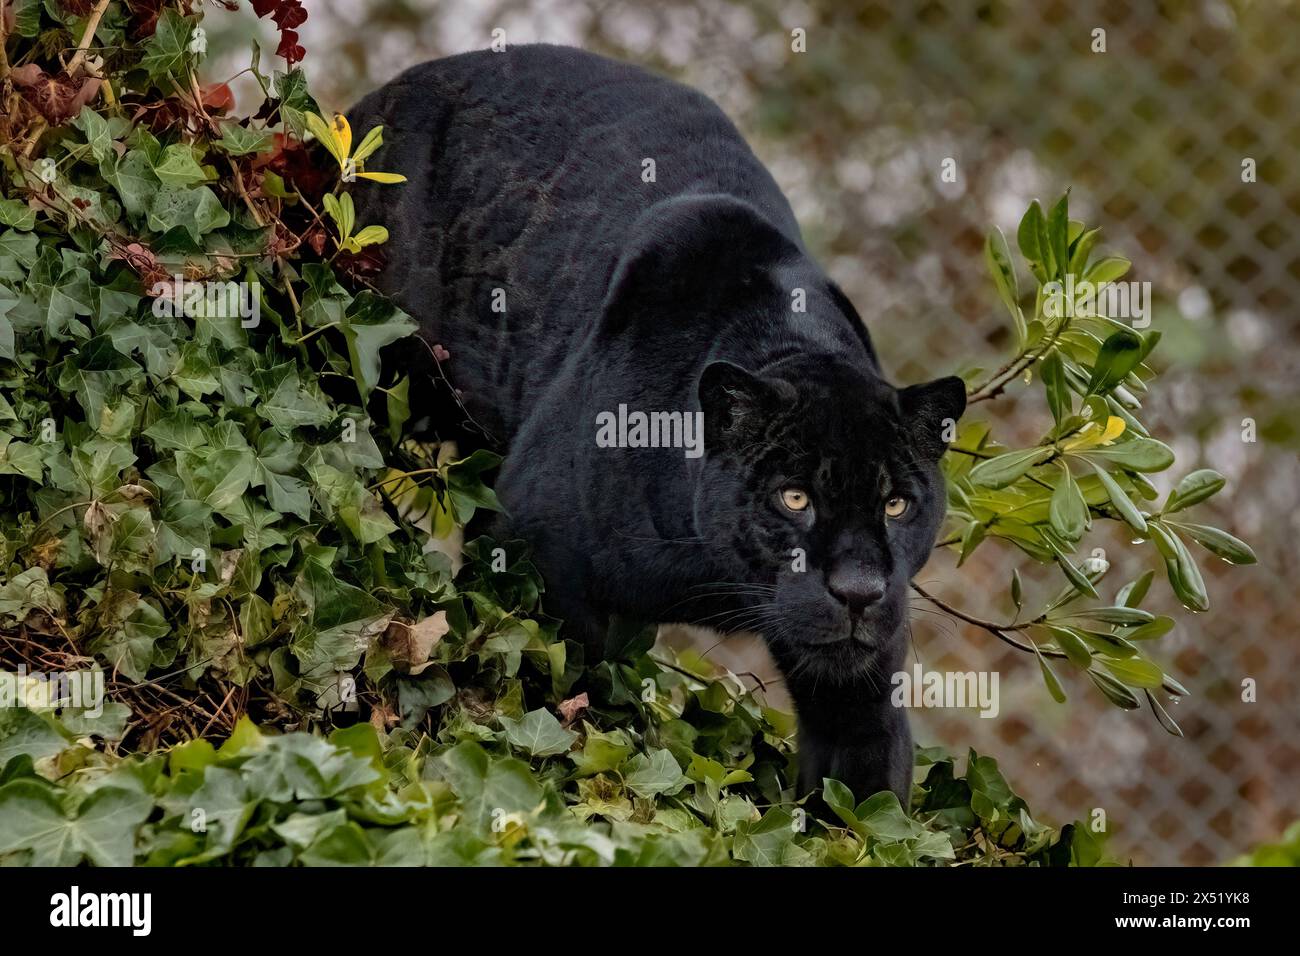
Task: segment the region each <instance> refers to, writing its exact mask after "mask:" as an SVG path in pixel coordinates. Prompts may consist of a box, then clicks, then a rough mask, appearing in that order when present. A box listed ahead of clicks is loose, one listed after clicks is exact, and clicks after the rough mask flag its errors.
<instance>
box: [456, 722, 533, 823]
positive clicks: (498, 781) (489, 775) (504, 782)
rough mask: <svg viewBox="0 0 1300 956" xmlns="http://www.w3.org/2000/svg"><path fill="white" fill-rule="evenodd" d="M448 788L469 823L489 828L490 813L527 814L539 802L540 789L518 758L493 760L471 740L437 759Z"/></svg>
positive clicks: (490, 821) (524, 764) (492, 814)
mask: <svg viewBox="0 0 1300 956" xmlns="http://www.w3.org/2000/svg"><path fill="white" fill-rule="evenodd" d="M440 762H441V764H442V768H443V772H444V773H445V774H446V776H447V780H448V782H449V783H450V784H451V788H452V790H454V791H455V793H456V796H457V797H459V798H460V802H461V806H462V807H464V810H465V815H466V817H467V819H468V820H469V821H470V823H471V825H472V826H475V827H477V828H478V829H479V830H481V831H486V830H487V829H489V828H490V826H491V823H492V819H493V816H494V814H495V815H498V816H499V815H500V814H503V813H506V814H509V813H527V812H529V811H531V810H534V809H536V808H537V807H538V806H539V805H540V804H541V802H542V788H541V787H540V786H539V785H538V783H537V781H536V780H535V779H533V775H532V774H531V773H529V771H528V765H527V764H526V763H524V762H523V761H521V760H516V759H515V758H513V757H507V758H505V759H504V760H493V759H491V758H489V757H488V755H487V752H486V751H484V750H483V748H482V747H480V746H479V745H478V744H476V743H474V742H473V741H466V742H464V743H462V744H458V745H457V746H455V747H453V748H452V749H451V750H449V751H447V752H446V753H445V754H443V755H442V757H441V758H440Z"/></svg>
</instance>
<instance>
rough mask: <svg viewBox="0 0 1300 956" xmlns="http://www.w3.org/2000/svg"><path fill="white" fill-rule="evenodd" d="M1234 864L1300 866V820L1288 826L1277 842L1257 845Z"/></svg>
mask: <svg viewBox="0 0 1300 956" xmlns="http://www.w3.org/2000/svg"><path fill="white" fill-rule="evenodd" d="M1232 865H1233V866H1300V820H1297V821H1296V822H1295V823H1293V824H1291V825H1290V826H1289V827H1287V828H1286V832H1285V833H1283V834H1282V837H1281V839H1279V840H1278V841H1277V842H1276V843H1265V844H1262V845H1260V846H1257V847H1255V849H1253V850H1251V851H1250V852H1249V853H1247V854H1245V855H1244V856H1241V857H1238V858H1237V859H1236V860H1234V861H1233V864H1232Z"/></svg>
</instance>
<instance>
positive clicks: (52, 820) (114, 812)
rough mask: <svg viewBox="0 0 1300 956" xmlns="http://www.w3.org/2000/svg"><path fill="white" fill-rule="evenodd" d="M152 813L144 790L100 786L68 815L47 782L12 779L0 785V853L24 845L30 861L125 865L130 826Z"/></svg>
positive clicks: (130, 848) (131, 842)
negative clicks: (0, 828) (0, 821)
mask: <svg viewBox="0 0 1300 956" xmlns="http://www.w3.org/2000/svg"><path fill="white" fill-rule="evenodd" d="M152 812H153V800H152V799H151V798H150V797H149V795H148V794H144V793H138V792H132V791H129V790H123V789H119V788H117V787H102V788H100V789H98V790H96V791H94V792H93V793H91V794H90V796H88V797H86V799H85V800H84V801H82V803H81V805H80V807H78V808H77V810H76V812H75V814H73V815H68V814H67V813H65V811H64V808H63V806H62V804H61V803H60V801H59V799H58V798H57V797H56V796H55V795H54V793H53V792H52V791H51V789H50V788H49V787H48V786H46V785H44V784H42V783H37V782H36V781H34V780H22V779H20V780H14V781H11V782H10V783H7V784H5V786H4V787H0V818H3V819H4V821H5V827H4V830H3V831H2V832H0V855H2V854H5V853H10V852H13V851H17V850H29V851H31V854H32V856H31V863H32V865H33V866H75V865H76V864H77V863H80V862H81V861H82V860H83V859H89V860H90V862H91V863H93V864H94V865H95V866H130V865H131V863H132V861H133V860H134V854H135V835H136V829H137V828H138V827H139V826H140V824H142V823H143V822H144V821H145V820H146V819H147V818H148V817H149V814H150V813H152Z"/></svg>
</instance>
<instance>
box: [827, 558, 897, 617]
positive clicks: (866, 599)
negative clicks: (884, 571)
mask: <svg viewBox="0 0 1300 956" xmlns="http://www.w3.org/2000/svg"><path fill="white" fill-rule="evenodd" d="M826 586H827V588H829V590H830V592H831V594H833V595H835V597H836V598H837V599H839V600H840V601H843V602H844V603H845V604H846V605H848V608H849V613H850V614H852V615H853V616H854V617H859V616H861V615H862V613H863V612H864V611H866V610H867V609H868V608H870V607H871V606H872V605H873V604H878V603H879V602H880V600H881V599H882V598H883V597H884V596H885V579H884V578H882V577H881V576H880V575H879V574H873V573H871V572H869V571H864V570H862V569H861V568H836V569H835V570H833V571H831V573H830V576H829V577H828V578H827V580H826Z"/></svg>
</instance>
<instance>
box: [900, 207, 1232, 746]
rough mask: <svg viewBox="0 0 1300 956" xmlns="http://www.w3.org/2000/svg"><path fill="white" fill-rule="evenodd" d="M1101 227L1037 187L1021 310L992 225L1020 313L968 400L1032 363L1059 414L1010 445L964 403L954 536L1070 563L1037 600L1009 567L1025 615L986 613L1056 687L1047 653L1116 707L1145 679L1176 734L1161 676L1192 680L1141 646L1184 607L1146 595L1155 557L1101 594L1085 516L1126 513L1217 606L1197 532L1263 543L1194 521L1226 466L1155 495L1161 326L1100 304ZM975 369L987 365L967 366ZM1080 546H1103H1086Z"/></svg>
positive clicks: (1184, 582) (968, 550)
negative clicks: (1154, 361) (1162, 496)
mask: <svg viewBox="0 0 1300 956" xmlns="http://www.w3.org/2000/svg"><path fill="white" fill-rule="evenodd" d="M1099 235H1100V231H1099V230H1098V229H1089V228H1087V226H1086V225H1085V224H1084V223H1082V222H1079V221H1078V220H1074V219H1071V218H1070V217H1069V196H1068V194H1067V195H1065V196H1062V197H1061V199H1060V200H1059V201H1058V202H1056V203H1055V204H1054V205H1053V206H1052V208H1051V210H1050V212H1048V213H1046V214H1044V212H1043V209H1042V207H1041V206H1040V205H1039V204H1038V202H1037V201H1035V202H1034V203H1032V204H1031V205H1030V207H1029V211H1028V212H1027V213H1026V214H1025V216H1024V218H1023V219H1022V220H1021V222H1020V227H1019V229H1018V230H1017V233H1016V242H1017V245H1018V247H1019V249H1020V253H1021V255H1022V256H1023V258H1024V260H1025V262H1026V264H1027V266H1028V269H1029V273H1030V275H1031V277H1032V278H1033V280H1034V283H1035V292H1034V296H1033V306H1032V311H1028V312H1026V310H1025V309H1024V308H1023V307H1022V294H1021V292H1020V286H1019V279H1018V276H1017V272H1016V268H1015V265H1014V262H1013V260H1012V255H1011V251H1010V249H1009V247H1008V244H1007V241H1006V238H1005V237H1004V236H1003V235H1002V233H1001V232H1000V231H999V230H996V229H995V230H994V231H993V232H992V233H990V235H989V237H988V240H987V242H986V243H985V260H986V263H987V265H988V268H989V271H990V273H991V275H992V277H993V282H994V285H995V287H996V288H997V290H998V293H999V295H1000V297H1001V299H1002V302H1003V304H1004V305H1005V307H1006V309H1007V311H1008V312H1009V313H1010V315H1011V319H1012V325H1013V328H1014V330H1015V342H1016V352H1015V355H1014V356H1013V357H1012V359H1011V360H1010V361H1008V362H1007V363H1006V364H1005V365H1004V366H1002V367H1001V368H1000V369H998V370H997V371H996V372H994V373H993V374H992V375H990V376H988V377H987V378H984V379H982V380H981V381H980V382H979V383H978V384H975V385H973V386H972V387H971V389H970V396H969V400H970V402H971V404H976V403H979V402H982V401H986V400H989V399H993V398H996V397H997V396H998V395H1000V394H1002V393H1003V392H1004V391H1005V389H1006V388H1007V387H1008V386H1009V385H1010V384H1011V383H1012V382H1014V381H1016V380H1017V379H1020V378H1023V379H1024V380H1025V381H1026V382H1031V381H1032V380H1033V379H1034V377H1035V375H1036V376H1037V379H1038V380H1039V381H1040V382H1042V385H1043V392H1044V397H1045V400H1046V404H1047V409H1048V411H1049V412H1050V414H1051V422H1052V425H1051V427H1050V428H1048V429H1047V431H1046V433H1045V434H1044V435H1043V437H1042V439H1041V440H1040V441H1039V442H1037V443H1036V444H1034V445H1033V446H1031V447H1028V448H1006V447H1004V446H1002V445H999V444H997V443H996V442H995V441H994V440H993V438H992V436H991V428H990V426H989V424H988V423H987V422H985V421H980V420H978V419H976V418H975V416H974V415H968V416H967V418H966V422H965V423H964V424H963V425H962V427H961V429H960V430H959V432H958V433H957V435H956V440H955V441H954V442H953V443H952V444H951V446H950V453H949V455H948V456H947V457H946V458H945V461H944V470H945V473H946V476H947V479H948V519H949V525H950V532H949V534H948V535H947V536H946V539H945V543H946V544H949V545H951V546H953V547H955V548H957V549H958V551H959V559H958V563H959V564H960V563H961V562H964V561H966V560H967V559H968V558H969V557H970V556H971V554H973V553H974V552H975V551H976V549H978V548H979V547H980V546H981V545H982V544H984V543H985V542H986V541H989V540H991V539H995V538H997V539H1002V540H1003V541H1006V542H1009V543H1010V544H1012V545H1014V546H1015V547H1016V548H1018V549H1019V550H1020V551H1022V552H1023V553H1024V554H1026V555H1028V556H1029V557H1030V558H1032V559H1034V560H1035V561H1039V562H1043V563H1055V564H1056V565H1057V567H1058V568H1059V569H1060V571H1061V573H1062V575H1063V577H1064V578H1065V582H1064V588H1063V590H1061V591H1060V593H1058V594H1057V595H1056V596H1055V597H1054V598H1052V599H1050V600H1048V601H1046V602H1044V603H1043V604H1042V605H1041V607H1040V609H1039V610H1038V611H1037V612H1026V611H1025V610H1024V595H1023V593H1022V586H1021V583H1020V578H1019V575H1018V574H1017V575H1015V576H1014V577H1013V580H1012V582H1011V591H1012V601H1013V603H1014V605H1015V607H1016V609H1017V613H1016V617H1015V618H1014V619H1013V620H1012V621H1010V622H1007V623H1005V624H1001V623H993V622H987V621H985V622H979V623H980V624H981V626H983V627H984V628H985V629H986V630H988V631H990V632H991V633H993V634H995V635H997V636H998V637H1000V638H1002V639H1003V640H1006V641H1007V642H1009V643H1011V644H1013V645H1015V646H1017V647H1019V648H1020V649H1021V650H1025V651H1029V652H1032V653H1034V654H1035V655H1036V657H1037V659H1038V663H1039V665H1040V668H1041V670H1042V674H1043V679H1044V682H1045V683H1046V685H1047V688H1048V691H1049V693H1051V695H1052V696H1053V697H1054V698H1056V699H1057V700H1058V701H1064V700H1065V690H1064V687H1063V685H1062V683H1061V681H1060V680H1059V679H1058V677H1057V676H1056V673H1055V671H1054V670H1053V666H1052V663H1051V662H1052V661H1059V662H1064V663H1065V664H1066V665H1067V666H1069V667H1071V668H1074V669H1077V670H1080V671H1083V672H1085V673H1086V674H1087V675H1088V677H1089V678H1091V680H1092V682H1093V683H1094V684H1095V685H1096V686H1097V687H1098V688H1099V689H1100V690H1101V691H1102V693H1103V694H1104V695H1105V697H1106V698H1107V699H1108V700H1110V701H1111V702H1112V703H1113V704H1115V705H1117V706H1119V707H1123V708H1127V709H1134V708H1137V707H1139V706H1140V701H1139V699H1138V697H1137V695H1136V694H1135V693H1134V691H1135V690H1136V691H1141V692H1142V694H1143V695H1144V696H1145V698H1146V700H1147V701H1148V703H1149V704H1150V705H1151V708H1152V711H1153V712H1154V713H1155V715H1156V717H1157V719H1158V720H1159V721H1160V723H1161V724H1162V725H1163V726H1164V727H1165V728H1166V729H1167V730H1169V731H1170V732H1171V733H1175V734H1178V733H1181V732H1180V731H1179V730H1178V726H1177V724H1176V723H1174V721H1173V719H1172V718H1170V717H1169V715H1168V713H1167V712H1166V711H1165V710H1164V708H1163V706H1162V705H1161V703H1160V701H1159V700H1158V699H1157V698H1156V696H1155V693H1154V692H1155V691H1164V692H1165V693H1167V694H1171V695H1183V694H1185V693H1187V691H1186V689H1185V688H1184V687H1183V686H1182V685H1181V684H1179V683H1178V681H1177V680H1175V679H1174V678H1173V677H1172V676H1170V675H1168V674H1166V673H1165V672H1164V670H1163V668H1162V667H1161V666H1160V665H1159V664H1158V663H1156V662H1155V661H1153V660H1152V659H1150V658H1149V657H1148V656H1147V653H1146V651H1145V650H1144V649H1143V648H1144V647H1145V646H1149V642H1151V641H1153V640H1155V639H1157V638H1159V637H1161V636H1163V635H1164V634H1166V633H1168V631H1170V630H1171V629H1172V628H1173V626H1174V621H1173V619H1172V618H1169V617H1165V616H1160V617H1157V616H1155V615H1153V614H1151V613H1149V612H1147V611H1144V610H1142V609H1141V606H1140V605H1141V604H1142V601H1143V599H1144V598H1145V597H1146V595H1147V591H1148V589H1149V587H1150V584H1151V581H1152V578H1153V575H1152V573H1150V572H1148V573H1146V574H1143V575H1141V576H1140V577H1139V578H1138V579H1137V580H1135V581H1132V582H1129V583H1128V584H1126V585H1124V586H1123V587H1121V588H1119V589H1118V591H1117V593H1115V595H1114V597H1113V598H1112V599H1110V600H1105V599H1104V598H1102V597H1101V594H1100V592H1099V589H1098V584H1099V583H1100V581H1101V579H1102V578H1103V577H1104V576H1105V574H1106V571H1107V570H1108V569H1109V562H1108V561H1107V560H1105V558H1104V556H1103V555H1104V551H1103V552H1102V553H1101V554H1094V553H1093V551H1092V549H1091V548H1090V547H1089V546H1088V544H1087V543H1086V542H1087V538H1088V535H1089V532H1090V531H1092V530H1093V525H1094V522H1097V521H1111V522H1117V523H1120V524H1123V525H1125V526H1126V528H1125V533H1126V534H1127V535H1128V536H1130V537H1135V538H1136V539H1137V542H1138V543H1149V544H1150V545H1151V546H1152V547H1153V548H1154V550H1155V553H1156V554H1157V555H1158V556H1159V558H1160V560H1161V562H1162V563H1163V566H1164V569H1165V575H1166V577H1167V579H1168V581H1169V585H1170V587H1171V588H1172V590H1173V592H1174V594H1175V595H1176V597H1177V598H1178V600H1179V601H1180V602H1181V603H1182V604H1183V605H1184V606H1185V607H1187V608H1188V609H1189V610H1190V611H1193V612H1199V611H1205V610H1208V608H1209V596H1208V594H1207V592H1206V588H1205V582H1204V580H1203V578H1202V577H1201V572H1200V569H1199V568H1198V566H1197V563H1196V559H1195V557H1194V556H1193V554H1192V552H1191V550H1190V549H1189V548H1188V546H1187V543H1186V539H1190V540H1192V541H1194V542H1196V543H1197V544H1199V545H1201V546H1202V547H1204V548H1205V549H1206V550H1207V551H1209V552H1211V553H1212V554H1214V555H1216V556H1217V557H1220V558H1222V559H1223V560H1225V561H1227V562H1228V563H1229V564H1253V563H1254V562H1255V555H1254V553H1253V552H1252V551H1251V550H1250V548H1249V546H1247V545H1246V544H1245V543H1244V542H1242V541H1239V540H1238V539H1237V538H1235V537H1233V536H1232V535H1230V534H1228V533H1227V532H1226V531H1221V530H1219V529H1217V528H1212V527H1208V526H1205V525H1199V524H1191V523H1188V522H1186V521H1184V520H1182V518H1181V515H1180V514H1179V513H1180V512H1182V511H1183V510H1184V509H1186V508H1188V507H1191V506H1192V505H1195V504H1197V503H1199V502H1202V501H1204V500H1205V499H1207V498H1209V497H1211V496H1212V495H1214V494H1215V493H1217V492H1218V491H1220V490H1221V489H1222V488H1223V486H1224V483H1225V482H1224V479H1223V476H1222V475H1220V474H1218V473H1217V472H1215V471H1213V470H1211V469H1200V470H1198V471H1194V472H1192V473H1190V474H1188V475H1186V476H1185V477H1184V478H1183V479H1182V480H1181V481H1179V482H1178V483H1177V485H1176V487H1175V488H1174V489H1173V491H1172V492H1170V494H1169V496H1168V497H1167V498H1166V500H1165V503H1164V505H1163V506H1162V507H1157V506H1156V504H1155V503H1154V502H1155V501H1156V499H1157V497H1158V496H1157V492H1156V489H1155V487H1154V486H1153V485H1152V483H1151V481H1150V479H1149V478H1148V476H1149V475H1152V474H1156V473H1160V472H1164V471H1166V470H1167V469H1169V468H1170V467H1172V466H1173V464H1174V454H1173V452H1172V451H1171V450H1170V449H1169V447H1168V446H1167V445H1165V444H1164V443H1163V442H1160V441H1159V440H1157V439H1156V438H1154V437H1152V436H1151V435H1150V433H1149V432H1148V431H1147V429H1146V428H1145V427H1144V426H1143V425H1142V422H1141V421H1140V420H1139V418H1138V413H1139V412H1140V410H1141V407H1142V404H1141V401H1140V400H1139V398H1138V396H1139V395H1142V394H1144V393H1145V392H1146V391H1147V389H1148V386H1149V382H1150V381H1151V379H1152V377H1153V376H1154V374H1155V372H1154V371H1153V369H1152V368H1151V366H1150V365H1149V364H1147V363H1148V360H1149V358H1150V356H1151V353H1152V351H1153V350H1154V349H1155V347H1156V344H1157V343H1158V342H1159V340H1160V333H1159V332H1158V331H1154V330H1152V331H1138V330H1137V329H1136V328H1134V327H1131V326H1130V325H1129V324H1126V323H1125V322H1124V321H1122V320H1121V319H1120V318H1118V317H1109V316H1107V315H1105V314H1104V311H1105V310H1104V308H1103V302H1108V301H1109V300H1106V299H1103V297H1102V295H1100V294H1099V288H1100V287H1101V285H1102V284H1103V283H1114V282H1117V281H1118V280H1120V279H1121V278H1122V277H1123V276H1124V275H1125V274H1126V273H1127V272H1128V268H1129V263H1128V261H1127V260H1125V259H1123V258H1120V257H1117V256H1112V257H1103V258H1095V257H1094V255H1093V253H1094V251H1095V249H1096V245H1097V240H1098V238H1099ZM1120 301H1123V300H1120ZM1129 301H1132V300H1131V299H1130V300H1129ZM1138 324H1139V323H1136V322H1135V323H1133V325H1138ZM980 374H981V372H980V370H978V369H977V370H974V371H973V372H971V373H969V377H970V378H976V377H978V376H980ZM1080 554H1092V555H1093V556H1092V557H1089V558H1085V559H1083V560H1079V558H1078V557H1076V556H1077V555H1080ZM922 594H924V592H922ZM925 596H927V597H928V595H925ZM1086 599H1092V600H1091V602H1090V601H1088V600H1086Z"/></svg>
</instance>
